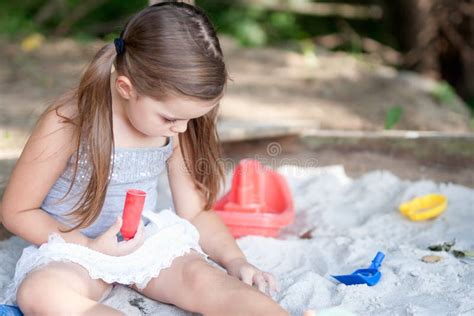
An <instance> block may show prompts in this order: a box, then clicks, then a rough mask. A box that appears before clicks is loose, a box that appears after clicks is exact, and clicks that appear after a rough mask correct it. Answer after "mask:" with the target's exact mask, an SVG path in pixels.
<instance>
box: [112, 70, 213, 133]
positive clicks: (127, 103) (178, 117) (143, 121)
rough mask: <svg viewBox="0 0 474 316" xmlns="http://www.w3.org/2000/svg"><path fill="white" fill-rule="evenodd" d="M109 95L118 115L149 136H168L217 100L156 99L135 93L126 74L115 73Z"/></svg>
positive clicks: (198, 115) (183, 128) (182, 129)
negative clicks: (115, 96) (116, 104)
mask: <svg viewBox="0 0 474 316" xmlns="http://www.w3.org/2000/svg"><path fill="white" fill-rule="evenodd" d="M115 89H116V90H115V91H113V92H112V95H113V96H114V94H116V92H117V94H118V95H119V96H120V98H119V99H116V98H114V97H113V99H115V100H117V101H118V103H119V104H120V105H121V106H120V108H121V109H120V112H122V113H121V116H122V117H123V118H124V119H125V120H126V121H128V123H130V124H131V125H132V127H133V128H134V129H135V130H137V131H138V132H140V133H141V134H144V135H146V136H150V137H159V136H166V137H171V136H175V135H177V134H179V133H184V132H185V131H186V128H187V125H188V122H189V120H191V119H194V118H198V117H201V116H203V115H205V114H207V113H208V112H209V111H211V110H212V109H213V108H214V107H215V106H216V105H217V103H218V102H219V100H220V99H217V100H212V101H194V100H189V99H185V98H178V97H174V98H170V99H167V100H166V101H157V100H155V99H153V98H151V97H147V96H138V95H137V92H136V90H135V89H134V88H133V87H132V85H131V83H130V81H129V80H128V78H127V77H124V76H119V77H118V78H116V80H115Z"/></svg>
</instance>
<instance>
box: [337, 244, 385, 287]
mask: <svg viewBox="0 0 474 316" xmlns="http://www.w3.org/2000/svg"><path fill="white" fill-rule="evenodd" d="M383 258H385V255H384V254H383V253H382V252H380V251H379V252H377V255H376V256H375V258H374V260H372V264H371V265H370V267H369V268H368V269H359V270H355V271H354V272H352V274H348V275H332V277H333V278H335V279H336V280H338V281H339V282H341V283H344V284H346V285H353V284H367V285H368V286H372V285H375V284H377V282H379V280H380V277H381V276H382V273H380V271H379V267H380V265H381V264H382V261H383Z"/></svg>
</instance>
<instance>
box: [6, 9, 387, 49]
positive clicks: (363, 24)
mask: <svg viewBox="0 0 474 316" xmlns="http://www.w3.org/2000/svg"><path fill="white" fill-rule="evenodd" d="M366 1H367V2H368V3H370V2H372V1H369V0H366ZM362 2H363V1H362ZM86 3H93V1H91V0H89V1H85V0H83V1H80V0H24V1H1V2H0V34H3V35H4V36H7V37H8V38H10V39H18V38H20V39H21V38H22V37H24V36H26V35H28V34H30V33H32V32H40V33H42V34H44V35H46V36H50V35H53V34H54V31H55V30H56V29H57V27H58V26H59V25H60V24H61V23H62V22H63V21H64V20H67V19H70V18H71V16H72V15H73V14H74V13H75V11H80V10H82V9H83V8H84V7H85V6H86V5H85V4H86ZM99 3H100V4H99V5H96V6H93V9H91V10H88V11H87V13H86V14H85V15H84V16H83V17H81V18H79V19H78V20H77V21H75V22H73V23H71V27H70V28H68V30H67V32H66V33H65V34H64V35H67V36H73V37H75V38H78V39H80V40H88V39H93V38H97V37H99V38H112V37H113V36H115V35H113V36H110V35H109V34H110V33H113V34H118V33H119V32H120V30H121V28H122V27H123V24H124V22H125V21H126V19H127V18H128V17H129V16H130V15H132V14H133V13H135V12H137V11H138V10H140V9H141V8H143V7H145V6H146V5H147V3H148V2H147V1H146V0H140V1H116V0H115V1H114V0H105V1H101V2H99ZM51 4H53V8H54V9H52V11H53V14H50V15H48V16H47V18H45V19H43V20H42V19H41V18H39V17H40V16H41V13H40V12H42V11H43V12H44V11H47V10H45V7H46V6H48V5H51ZM54 4H55V5H54ZM196 5H198V6H199V7H201V8H203V9H204V11H205V12H206V13H207V14H208V16H209V17H210V18H211V21H212V22H213V24H214V26H215V27H216V29H217V31H218V32H221V33H225V34H228V35H230V36H232V37H234V38H236V39H237V40H238V42H239V43H240V44H241V45H244V46H263V45H272V44H278V43H279V42H282V41H286V40H297V41H298V40H301V39H305V38H310V37H314V36H318V35H324V34H329V33H334V32H340V31H341V29H340V25H339V24H338V23H337V21H338V20H340V19H339V18H336V17H314V16H309V15H300V14H295V13H290V12H278V11H271V10H266V9H264V8H262V7H258V6H255V5H242V4H239V1H230V0H229V1H215V0H197V1H196ZM78 9H79V10H78ZM39 20H40V22H39V23H37V22H38V21H39ZM35 21H36V22H35ZM349 23H350V25H351V28H353V29H354V30H356V31H357V32H359V31H360V32H362V33H364V34H367V35H368V36H371V37H376V38H377V40H379V41H381V42H387V44H389V45H392V46H393V45H396V44H395V41H394V40H393V39H392V36H391V35H390V33H389V30H387V29H386V28H383V27H382V28H381V27H380V25H379V24H380V23H379V22H376V21H370V20H367V21H350V22H346V24H349ZM349 46H350V47H349V49H347V47H342V49H344V50H350V51H356V52H357V51H359V50H360V48H359V47H357V43H350V44H349Z"/></svg>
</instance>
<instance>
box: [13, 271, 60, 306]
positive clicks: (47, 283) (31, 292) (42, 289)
mask: <svg viewBox="0 0 474 316" xmlns="http://www.w3.org/2000/svg"><path fill="white" fill-rule="evenodd" d="M52 282H53V280H52V279H51V278H49V277H48V275H47V274H46V273H43V272H34V273H32V274H30V275H29V276H27V277H26V278H25V279H24V280H23V282H22V283H21V284H20V286H19V288H18V291H17V294H16V300H17V303H18V306H19V307H20V309H21V310H22V311H23V313H24V314H36V313H46V312H47V311H48V307H50V306H51V304H52V303H53V300H54V299H57V300H58V301H60V300H59V297H60V291H59V290H58V289H55V287H54V286H53V284H52Z"/></svg>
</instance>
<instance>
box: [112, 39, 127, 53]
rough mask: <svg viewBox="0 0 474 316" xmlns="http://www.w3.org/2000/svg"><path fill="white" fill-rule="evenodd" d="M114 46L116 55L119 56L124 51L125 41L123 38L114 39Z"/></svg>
mask: <svg viewBox="0 0 474 316" xmlns="http://www.w3.org/2000/svg"><path fill="white" fill-rule="evenodd" d="M114 44H115V51H116V52H117V55H120V54H122V53H123V52H124V51H125V41H124V40H123V38H121V37H119V38H116V39H114Z"/></svg>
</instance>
